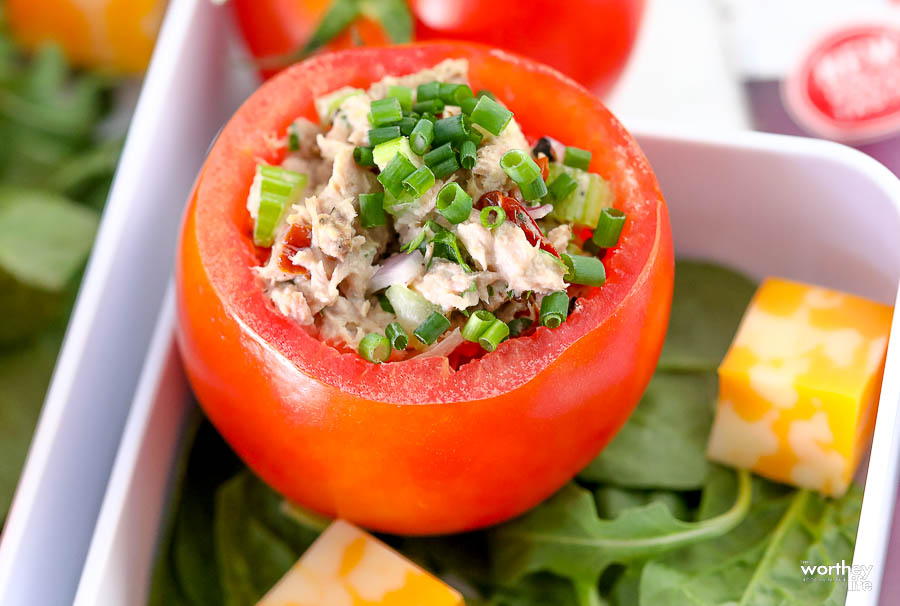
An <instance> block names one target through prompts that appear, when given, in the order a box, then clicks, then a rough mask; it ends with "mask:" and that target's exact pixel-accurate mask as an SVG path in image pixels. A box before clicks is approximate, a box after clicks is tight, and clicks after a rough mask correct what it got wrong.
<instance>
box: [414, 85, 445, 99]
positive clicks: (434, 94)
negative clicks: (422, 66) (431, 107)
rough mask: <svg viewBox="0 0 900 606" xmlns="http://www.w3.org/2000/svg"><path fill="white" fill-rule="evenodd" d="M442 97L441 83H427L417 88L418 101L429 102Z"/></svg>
mask: <svg viewBox="0 0 900 606" xmlns="http://www.w3.org/2000/svg"><path fill="white" fill-rule="evenodd" d="M440 95H441V83H440V82H434V81H433V82H425V83H424V84H420V85H419V86H418V87H416V101H428V100H429V99H437V98H438V97H440Z"/></svg>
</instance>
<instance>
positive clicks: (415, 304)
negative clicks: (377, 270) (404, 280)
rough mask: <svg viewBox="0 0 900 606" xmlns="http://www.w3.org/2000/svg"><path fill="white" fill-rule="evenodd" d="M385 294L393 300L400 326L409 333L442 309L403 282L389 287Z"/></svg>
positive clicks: (389, 299) (392, 303) (392, 305)
mask: <svg viewBox="0 0 900 606" xmlns="http://www.w3.org/2000/svg"><path fill="white" fill-rule="evenodd" d="M384 294H385V296H386V297H387V298H388V301H390V302H391V307H393V308H394V312H395V313H396V314H397V321H398V322H400V326H402V327H403V330H405V331H406V332H407V333H409V334H412V333H413V331H415V330H416V328H417V327H418V326H419V325H420V324H421V323H422V322H424V321H425V320H427V319H428V316H430V315H431V314H432V313H433V312H440V311H441V308H440V307H438V306H437V305H435V304H434V303H432V302H430V301H428V299H426V298H425V297H423V296H422V295H420V294H419V293H417V292H415V291H413V290H410V289H409V288H407V287H406V286H403V285H402V284H394V285H393V286H390V287H388V289H387V290H386V291H385V292H384Z"/></svg>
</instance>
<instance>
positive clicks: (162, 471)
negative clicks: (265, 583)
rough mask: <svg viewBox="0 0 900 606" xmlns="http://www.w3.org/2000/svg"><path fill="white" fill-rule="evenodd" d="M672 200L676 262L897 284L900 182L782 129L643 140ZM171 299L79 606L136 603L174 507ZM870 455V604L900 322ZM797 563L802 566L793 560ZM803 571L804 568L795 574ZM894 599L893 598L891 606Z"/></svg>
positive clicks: (891, 458) (856, 286)
mask: <svg viewBox="0 0 900 606" xmlns="http://www.w3.org/2000/svg"><path fill="white" fill-rule="evenodd" d="M638 140H639V142H640V143H641V145H642V147H643V149H644V150H645V152H646V153H647V155H648V157H649V158H650V162H651V164H652V165H653V166H654V169H655V171H656V174H657V176H658V177H659V180H660V183H661V185H662V189H663V191H664V192H665V194H666V197H667V199H668V202H669V208H670V211H671V216H672V228H673V232H674V236H675V243H676V251H677V254H679V255H685V256H690V257H698V258H705V259H713V260H716V261H720V262H723V263H726V264H729V265H731V266H734V267H736V268H739V269H741V270H743V271H745V272H747V273H749V274H750V275H752V276H755V277H757V278H759V277H762V276H765V275H772V274H774V275H780V276H785V277H789V278H795V279H800V280H806V281H809V282H813V283H818V284H824V285H827V286H831V287H835V288H839V289H843V290H847V291H851V292H856V293H859V294H862V295H865V296H868V297H872V298H875V299H879V300H881V301H885V302H893V301H895V299H896V297H897V287H898V279H900V238H898V237H897V236H898V234H900V182H898V181H897V180H896V179H895V178H894V177H893V176H892V175H891V174H890V173H889V172H888V171H887V170H886V169H884V167H882V166H880V165H879V164H877V163H876V162H874V161H873V160H871V159H870V158H868V157H866V156H863V155H862V154H860V153H858V152H855V151H853V150H850V149H848V148H845V147H842V146H838V145H835V144H830V143H824V142H820V141H814V140H810V139H796V138H790V137H781V136H775V135H762V134H751V133H747V134H737V135H734V136H726V137H720V138H716V137H700V136H691V135H684V134H677V133H662V132H659V130H658V129H657V130H656V131H655V132H654V131H646V132H644V133H643V134H638ZM173 317H174V314H173V303H172V298H171V296H169V297H168V298H167V300H166V304H165V306H164V308H163V311H162V314H161V316H160V320H159V324H158V325H157V329H156V337H155V339H154V342H153V347H152V348H151V350H150V353H149V355H148V358H147V364H146V366H145V371H144V375H143V377H142V380H141V384H140V388H139V392H138V395H137V398H136V400H135V403H134V407H133V409H132V413H131V416H130V418H129V420H128V424H127V426H126V431H125V435H124V437H123V440H122V446H121V449H120V452H119V457H118V459H117V461H116V464H115V467H114V469H113V473H112V477H111V480H110V485H109V489H108V491H107V495H106V499H105V501H104V503H103V508H102V510H101V513H100V518H99V521H98V525H97V528H96V532H95V535H94V539H93V542H92V545H91V550H90V552H89V555H88V558H87V561H86V564H85V569H84V574H83V576H82V580H81V583H80V586H79V589H78V594H77V598H76V602H75V603H76V605H77V606H88V605H94V604H122V603H128V604H140V603H142V602H143V601H144V600H145V599H146V591H147V586H148V582H149V578H150V573H151V567H152V562H153V555H154V551H155V548H156V546H157V542H158V540H159V536H160V531H161V529H162V523H163V520H164V518H165V511H166V509H167V507H166V505H167V497H168V487H169V483H170V480H171V475H172V464H173V461H174V459H175V455H176V452H177V446H178V440H177V436H179V435H180V434H181V428H182V427H183V426H184V422H185V419H186V415H187V414H188V411H189V410H190V406H189V404H188V402H189V401H190V391H189V388H188V385H187V383H186V381H185V378H184V375H183V374H182V373H181V371H180V369H179V361H178V354H177V351H176V350H175V348H174V346H173V336H172V330H173ZM892 334H893V335H895V338H893V339H892V341H891V344H890V347H889V349H890V352H889V355H888V362H887V364H888V369H887V372H886V373H885V380H884V385H883V389H882V397H881V405H880V409H879V411H878V417H877V423H876V430H875V438H874V442H873V446H872V450H871V454H870V462H869V466H868V473H865V470H862V471H861V474H860V477H861V478H864V479H865V480H866V489H865V498H864V503H863V514H862V519H861V521H860V528H859V535H858V540H857V549H856V553H855V556H854V561H855V562H856V563H861V564H873V565H875V570H874V571H873V573H872V576H871V580H872V581H873V582H874V589H873V591H870V592H852V593H851V594H850V597H849V599H848V601H847V603H848V604H850V605H851V606H862V605H875V604H876V603H877V600H878V595H877V593H878V592H877V588H878V586H879V583H880V579H881V575H882V572H883V571H882V563H883V562H884V559H885V551H886V548H887V545H886V543H887V534H888V529H889V528H890V520H891V513H892V509H893V503H894V496H895V487H896V483H897V461H898V455H900V424H898V417H897V411H898V403H900V338H898V337H897V335H900V315H898V316H897V317H895V318H894V324H893V331H892ZM798 566H799V563H798ZM798 574H800V573H799V568H798ZM885 603H887V602H885Z"/></svg>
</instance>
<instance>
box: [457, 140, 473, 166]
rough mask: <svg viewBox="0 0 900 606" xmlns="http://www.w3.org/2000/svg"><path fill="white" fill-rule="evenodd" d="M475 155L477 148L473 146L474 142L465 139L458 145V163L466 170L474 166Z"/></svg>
mask: <svg viewBox="0 0 900 606" xmlns="http://www.w3.org/2000/svg"><path fill="white" fill-rule="evenodd" d="M476 157H477V148H476V147H475V143H474V142H473V141H472V140H470V139H466V140H465V141H463V142H462V144H461V145H460V146H459V163H460V164H461V165H462V167H463V168H465V169H466V170H472V169H473V168H475V159H476Z"/></svg>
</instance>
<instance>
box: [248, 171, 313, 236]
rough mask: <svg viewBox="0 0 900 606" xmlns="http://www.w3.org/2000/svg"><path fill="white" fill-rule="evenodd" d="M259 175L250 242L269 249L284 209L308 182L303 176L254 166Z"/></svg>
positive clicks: (294, 200) (282, 217) (295, 199)
mask: <svg viewBox="0 0 900 606" xmlns="http://www.w3.org/2000/svg"><path fill="white" fill-rule="evenodd" d="M257 171H258V172H259V175H260V177H262V178H261V179H260V180H259V209H258V211H257V213H256V221H255V222H254V224H253V242H254V244H256V245H257V246H272V244H273V243H274V241H275V231H276V230H277V229H278V226H279V225H280V224H281V222H282V221H283V220H284V216H285V214H286V213H287V209H288V208H290V206H291V204H293V203H294V202H296V201H297V199H299V197H300V195H301V194H302V193H303V190H304V189H305V188H306V183H307V181H308V179H307V177H306V175H302V174H300V173H295V172H293V171H290V170H287V169H285V168H282V167H280V166H268V165H265V164H260V165H259V166H257Z"/></svg>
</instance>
